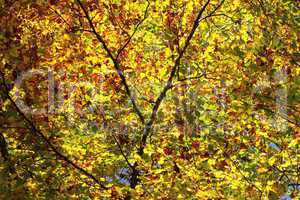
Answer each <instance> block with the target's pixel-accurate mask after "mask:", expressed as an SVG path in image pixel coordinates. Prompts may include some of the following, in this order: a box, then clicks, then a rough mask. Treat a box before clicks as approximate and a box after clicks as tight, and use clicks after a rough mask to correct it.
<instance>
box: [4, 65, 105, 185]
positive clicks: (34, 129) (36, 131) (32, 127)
mask: <svg viewBox="0 0 300 200" xmlns="http://www.w3.org/2000/svg"><path fill="white" fill-rule="evenodd" d="M0 75H1V79H2V81H1V82H2V83H1V84H2V85H3V88H4V93H5V95H6V97H5V98H7V99H8V100H9V101H10V102H11V104H12V105H13V107H14V108H15V109H16V111H17V112H18V114H19V115H20V116H21V118H23V120H24V121H25V123H26V124H27V126H28V128H29V129H30V131H31V132H32V133H33V134H34V135H35V136H37V137H40V138H41V139H42V140H43V141H44V142H45V144H46V145H47V146H48V147H49V149H50V150H52V151H53V152H54V153H55V155H56V156H57V157H58V158H60V159H62V160H64V161H65V162H66V163H68V164H70V165H71V166H72V167H74V168H75V169H77V170H78V171H79V172H80V173H82V174H84V175H85V176H86V177H88V178H90V179H92V180H93V181H94V182H95V183H97V184H99V185H100V187H101V188H102V189H108V188H107V187H106V186H105V185H104V184H102V183H101V182H100V181H99V180H98V179H97V178H96V177H95V176H94V175H92V174H91V173H89V172H88V171H86V170H85V169H83V168H81V167H80V166H79V165H77V164H76V163H74V162H73V161H71V160H70V159H69V158H68V157H67V156H65V155H64V154H62V153H61V152H59V151H58V150H57V149H56V147H55V146H54V145H53V144H52V143H51V141H50V140H49V139H48V138H47V137H46V136H45V135H44V134H43V133H42V131H40V130H39V129H38V128H37V127H36V126H35V125H34V123H33V122H32V121H30V120H29V118H28V117H27V116H26V115H25V114H24V113H23V112H22V111H21V109H20V108H19V107H18V105H17V104H16V103H15V101H14V100H13V99H12V98H11V96H10V95H9V89H8V86H7V84H6V82H5V76H4V74H3V73H2V72H1V71H0Z"/></svg>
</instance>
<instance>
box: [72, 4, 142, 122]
mask: <svg viewBox="0 0 300 200" xmlns="http://www.w3.org/2000/svg"><path fill="white" fill-rule="evenodd" d="M77 2H78V4H79V6H80V8H81V10H82V11H83V12H84V14H85V18H86V19H87V21H88V23H89V27H90V28H91V32H92V33H93V34H94V35H95V36H96V38H97V40H98V41H99V42H100V43H101V44H102V46H103V48H104V50H105V51H106V53H107V54H108V56H109V58H110V59H111V60H112V61H113V63H114V68H115V70H116V71H117V73H118V75H119V77H120V78H121V82H122V84H123V86H124V87H125V91H126V94H127V96H128V97H129V98H130V101H131V103H132V106H133V109H134V111H135V113H136V114H137V115H138V117H139V119H140V121H141V122H142V123H143V124H144V122H145V119H144V116H143V114H142V112H141V111H140V109H139V108H138V106H137V104H136V101H135V99H134V97H133V96H132V92H131V90H130V88H129V86H128V84H127V81H126V78H125V76H124V74H123V71H122V70H121V69H120V63H119V62H118V61H117V58H115V57H114V55H113V53H112V52H111V51H110V49H109V48H108V46H107V44H106V43H105V41H104V39H103V38H102V36H101V35H100V34H99V33H98V32H97V31H96V28H95V26H94V24H93V22H92V19H91V18H90V16H89V13H88V11H87V10H86V9H85V7H84V5H83V4H82V2H81V0H77Z"/></svg>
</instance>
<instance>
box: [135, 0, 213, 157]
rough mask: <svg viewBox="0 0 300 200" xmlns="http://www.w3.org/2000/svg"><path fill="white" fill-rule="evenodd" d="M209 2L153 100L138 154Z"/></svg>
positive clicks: (141, 150) (202, 9)
mask: <svg viewBox="0 0 300 200" xmlns="http://www.w3.org/2000/svg"><path fill="white" fill-rule="evenodd" d="M209 3H210V0H208V1H207V2H206V3H205V4H204V6H203V7H202V8H201V9H200V11H199V12H198V15H197V17H196V19H195V21H194V23H193V27H192V30H191V31H190V33H189V35H188V37H187V38H186V40H185V43H184V46H183V48H182V50H179V55H178V57H177V58H176V60H175V64H174V66H173V67H172V70H171V72H170V76H169V79H168V81H167V84H166V85H165V87H164V88H163V90H162V92H161V93H160V95H159V96H158V98H157V99H156V101H155V104H154V106H153V108H152V113H151V117H150V120H149V121H148V123H147V124H146V125H145V127H144V130H143V135H142V139H141V143H140V148H139V151H138V153H139V155H142V154H143V153H144V148H145V145H146V140H147V138H148V135H149V133H150V130H151V128H152V125H153V123H154V121H155V118H156V115H157V111H158V108H159V106H160V104H161V102H162V101H163V99H164V98H165V96H166V94H167V92H168V91H169V90H170V89H171V88H172V82H173V78H174V76H175V74H176V71H177V68H178V67H179V65H180V61H181V58H182V57H183V55H184V53H185V51H186V49H187V47H188V46H189V44H190V41H191V39H192V37H193V36H194V34H195V31H196V29H197V28H198V26H199V22H200V20H201V17H202V15H203V13H204V11H205V10H206V8H207V6H208V5H209ZM215 10H216V9H214V11H213V12H215Z"/></svg>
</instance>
